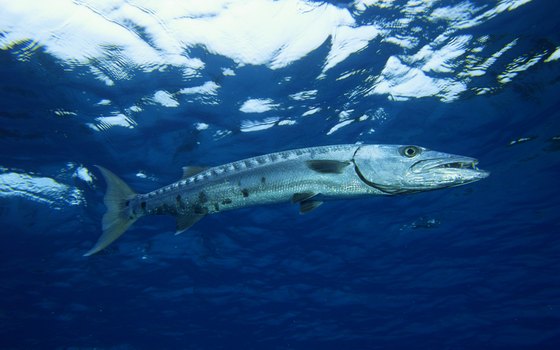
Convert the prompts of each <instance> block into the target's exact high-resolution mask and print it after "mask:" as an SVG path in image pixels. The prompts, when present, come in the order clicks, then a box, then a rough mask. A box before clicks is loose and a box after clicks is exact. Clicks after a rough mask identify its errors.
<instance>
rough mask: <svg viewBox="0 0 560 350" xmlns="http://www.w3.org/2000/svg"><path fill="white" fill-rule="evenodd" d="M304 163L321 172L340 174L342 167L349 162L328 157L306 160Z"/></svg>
mask: <svg viewBox="0 0 560 350" xmlns="http://www.w3.org/2000/svg"><path fill="white" fill-rule="evenodd" d="M305 163H306V164H307V167H308V168H309V169H311V170H313V171H316V172H318V173H321V174H342V172H343V171H344V168H346V167H347V166H348V165H350V162H341V161H339V160H330V159H317V160H308V161H306V162H305Z"/></svg>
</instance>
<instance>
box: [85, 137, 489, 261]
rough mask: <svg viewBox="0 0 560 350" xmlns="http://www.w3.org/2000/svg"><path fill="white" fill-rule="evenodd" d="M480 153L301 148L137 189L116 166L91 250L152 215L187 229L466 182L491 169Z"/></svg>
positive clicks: (186, 172)
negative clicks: (283, 207)
mask: <svg viewBox="0 0 560 350" xmlns="http://www.w3.org/2000/svg"><path fill="white" fill-rule="evenodd" d="M477 163H478V161H477V160H476V159H474V158H469V157H463V156H457V155H452V154H447V153H441V152H436V151H432V150H429V149H427V148H423V147H419V146H402V145H334V146H322V147H311V148H302V149H295V150H290V151H284V152H278V153H271V154H266V155H262V156H258V157H254V158H248V159H244V160H240V161H237V162H233V163H228V164H225V165H220V166H216V167H213V168H199V167H184V168H183V177H182V178H181V179H180V180H179V181H177V182H174V183H172V184H170V185H168V186H165V187H162V188H159V189H157V190H155V191H152V192H149V193H146V194H137V193H135V192H134V191H133V190H131V189H130V187H129V186H128V185H127V184H126V183H125V182H124V181H122V180H121V179H120V178H118V177H117V176H116V175H115V174H113V173H112V172H110V171H109V170H107V169H105V168H103V167H100V166H98V168H99V170H100V171H101V174H102V175H103V177H104V178H105V181H106V182H107V192H106V194H105V198H104V202H105V206H106V207H107V212H106V213H105V215H104V216H103V225H102V226H103V234H102V235H101V237H100V238H99V240H98V241H97V243H96V244H95V245H94V246H93V248H91V249H90V250H89V251H88V252H87V253H86V254H85V255H86V256H89V255H92V254H95V253H97V252H99V251H100V250H102V249H104V248H105V247H107V246H108V245H109V244H111V243H112V242H113V241H114V240H116V239H117V238H118V237H119V236H121V235H122V234H123V233H124V232H125V231H126V230H127V229H128V228H129V227H130V225H132V224H133V223H134V222H135V221H136V220H138V219H139V218H141V217H142V216H145V215H173V216H175V217H176V218H177V233H181V232H183V231H185V230H187V229H188V228H189V227H191V226H192V225H194V224H195V223H196V222H197V221H199V220H200V219H202V218H203V217H205V216H206V215H209V214H215V213H219V212H222V211H226V210H232V209H237V208H243V207H248V206H254V205H262V204H272V203H278V202H292V203H297V204H299V211H300V213H302V214H304V213H308V212H310V211H312V210H314V209H315V208H317V207H318V206H320V205H321V204H323V201H325V200H329V199H346V198H354V197H361V196H368V195H397V194H407V193H415V192H422V191H429V190H435V189H438V188H447V187H453V186H459V185H464V184H467V183H470V182H474V181H478V180H480V179H483V178H485V177H487V176H488V175H489V173H488V172H486V171H483V170H480V169H478V168H477V167H476V164H477Z"/></svg>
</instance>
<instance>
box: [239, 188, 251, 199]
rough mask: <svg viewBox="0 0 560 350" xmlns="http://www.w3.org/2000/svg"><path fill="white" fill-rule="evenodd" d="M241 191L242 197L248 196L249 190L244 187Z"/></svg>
mask: <svg viewBox="0 0 560 350" xmlns="http://www.w3.org/2000/svg"><path fill="white" fill-rule="evenodd" d="M241 193H242V194H243V197H245V198H247V197H249V190H247V189H246V188H244V189H242V190H241Z"/></svg>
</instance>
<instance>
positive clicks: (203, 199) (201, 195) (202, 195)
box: [198, 192, 208, 203]
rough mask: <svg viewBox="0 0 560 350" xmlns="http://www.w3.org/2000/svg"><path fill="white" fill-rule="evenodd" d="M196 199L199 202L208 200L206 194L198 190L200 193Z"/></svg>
mask: <svg viewBox="0 0 560 350" xmlns="http://www.w3.org/2000/svg"><path fill="white" fill-rule="evenodd" d="M198 201H199V202H200V203H206V202H208V196H206V193H204V192H200V193H199V194H198Z"/></svg>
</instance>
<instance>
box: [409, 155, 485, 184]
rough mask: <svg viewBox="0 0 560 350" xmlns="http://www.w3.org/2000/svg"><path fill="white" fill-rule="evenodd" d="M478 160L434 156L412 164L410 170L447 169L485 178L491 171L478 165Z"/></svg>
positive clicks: (414, 171) (416, 171)
mask: <svg viewBox="0 0 560 350" xmlns="http://www.w3.org/2000/svg"><path fill="white" fill-rule="evenodd" d="M477 164H478V160H476V159H475V158H470V157H460V156H455V157H449V158H434V159H425V160H420V161H418V162H416V163H414V164H413V165H412V167H411V168H410V170H411V171H412V172H413V173H421V172H426V171H430V170H433V169H446V170H448V171H454V170H455V169H456V171H457V172H463V173H465V174H470V175H471V176H472V177H473V179H474V178H476V179H483V178H485V177H487V176H488V175H489V174H490V173H489V172H487V171H484V170H481V169H478V167H477V166H476V165H477ZM452 169H453V170H452Z"/></svg>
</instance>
